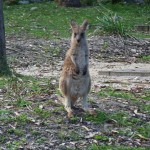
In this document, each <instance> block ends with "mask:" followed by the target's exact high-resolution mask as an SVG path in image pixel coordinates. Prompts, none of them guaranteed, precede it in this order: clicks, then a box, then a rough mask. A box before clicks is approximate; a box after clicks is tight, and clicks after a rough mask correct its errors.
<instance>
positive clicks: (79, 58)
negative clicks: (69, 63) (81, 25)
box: [75, 51, 87, 68]
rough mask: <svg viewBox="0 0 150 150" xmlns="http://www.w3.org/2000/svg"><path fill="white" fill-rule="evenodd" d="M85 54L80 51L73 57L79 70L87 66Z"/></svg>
mask: <svg viewBox="0 0 150 150" xmlns="http://www.w3.org/2000/svg"><path fill="white" fill-rule="evenodd" d="M86 57H87V54H86V51H80V52H79V53H77V54H76V56H75V61H76V63H77V64H78V66H79V68H83V67H84V66H85V65H86V64H87V60H86V59H87V58H86Z"/></svg>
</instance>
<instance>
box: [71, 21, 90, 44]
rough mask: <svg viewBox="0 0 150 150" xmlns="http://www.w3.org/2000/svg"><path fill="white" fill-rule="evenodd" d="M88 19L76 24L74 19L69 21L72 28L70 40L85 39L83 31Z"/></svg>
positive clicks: (77, 41) (78, 41)
mask: <svg viewBox="0 0 150 150" xmlns="http://www.w3.org/2000/svg"><path fill="white" fill-rule="evenodd" d="M87 25H88V21H87V20H84V21H83V23H82V25H78V24H77V23H76V22H75V21H71V28H72V42H76V43H78V44H79V43H80V42H82V41H83V40H85V31H86V28H87Z"/></svg>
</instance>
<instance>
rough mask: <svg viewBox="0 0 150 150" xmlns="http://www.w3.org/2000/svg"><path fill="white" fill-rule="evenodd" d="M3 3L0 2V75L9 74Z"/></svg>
mask: <svg viewBox="0 0 150 150" xmlns="http://www.w3.org/2000/svg"><path fill="white" fill-rule="evenodd" d="M5 43H6V42H5V28H4V14H3V1H2V0H0V74H6V73H10V72H9V69H8V65H7V61H6V46H5Z"/></svg>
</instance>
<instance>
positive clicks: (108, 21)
mask: <svg viewBox="0 0 150 150" xmlns="http://www.w3.org/2000/svg"><path fill="white" fill-rule="evenodd" d="M100 6H101V8H100V9H99V10H98V12H99V13H102V14H103V17H102V18H100V17H97V19H98V20H99V26H98V30H102V31H103V32H105V33H109V34H115V35H121V36H125V35H126V34H127V29H126V28H125V26H124V24H123V22H122V19H123V18H121V17H120V16H119V15H117V13H114V12H112V11H110V10H108V9H106V8H105V7H104V6H102V5H100Z"/></svg>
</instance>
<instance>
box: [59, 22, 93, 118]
mask: <svg viewBox="0 0 150 150" xmlns="http://www.w3.org/2000/svg"><path fill="white" fill-rule="evenodd" d="M87 25H88V21H87V20H84V22H83V24H82V25H81V26H79V25H77V24H76V22H75V21H71V28H72V37H71V47H70V49H69V50H68V51H67V53H66V57H65V60H64V65H63V68H62V72H61V75H60V80H59V88H60V91H61V93H62V94H63V96H64V97H65V99H64V100H63V104H64V106H65V109H66V111H67V112H68V117H69V118H70V117H72V116H73V110H72V107H73V106H74V103H75V102H76V101H77V99H78V98H81V99H82V105H83V109H84V110H85V111H88V112H90V113H91V114H95V112H94V110H91V109H90V108H89V107H88V103H87V95H88V93H89V91H90V88H91V78H90V74H89V50H88V46H87V41H86V35H85V31H86V28H87Z"/></svg>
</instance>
